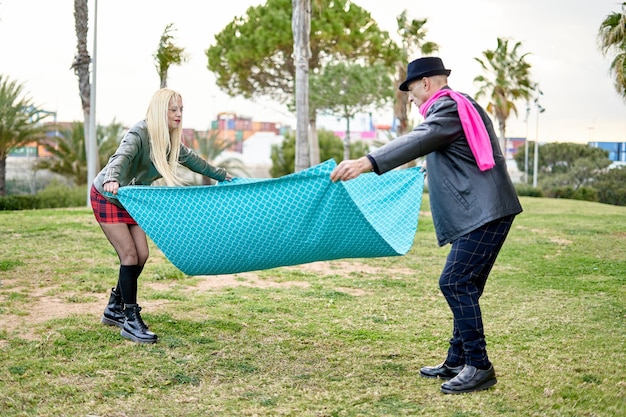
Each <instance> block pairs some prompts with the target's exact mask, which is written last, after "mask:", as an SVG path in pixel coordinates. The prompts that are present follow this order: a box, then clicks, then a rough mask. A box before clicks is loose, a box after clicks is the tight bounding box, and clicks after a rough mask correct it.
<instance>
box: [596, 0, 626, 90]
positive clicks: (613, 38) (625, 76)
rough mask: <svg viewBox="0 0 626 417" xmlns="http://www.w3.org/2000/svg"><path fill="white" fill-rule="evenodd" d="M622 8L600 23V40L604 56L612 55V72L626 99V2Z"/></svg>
mask: <svg viewBox="0 0 626 417" xmlns="http://www.w3.org/2000/svg"><path fill="white" fill-rule="evenodd" d="M621 8H622V10H621V11H620V12H615V13H611V14H609V15H608V16H607V17H606V18H605V19H604V20H603V21H602V23H601V24H600V29H599V30H598V41H599V44H600V50H601V51H602V53H603V54H604V56H607V55H612V57H613V60H612V61H611V67H610V70H609V71H610V73H611V74H612V75H613V76H614V77H615V79H614V85H615V89H616V90H617V92H618V94H619V95H620V96H621V97H622V99H624V100H626V2H624V3H622V5H621Z"/></svg>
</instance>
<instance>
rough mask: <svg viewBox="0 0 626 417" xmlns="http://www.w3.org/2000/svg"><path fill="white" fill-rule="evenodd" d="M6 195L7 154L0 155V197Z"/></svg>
mask: <svg viewBox="0 0 626 417" xmlns="http://www.w3.org/2000/svg"><path fill="white" fill-rule="evenodd" d="M6 195H7V154H6V153H4V152H3V153H2V154H0V197H4V196H6Z"/></svg>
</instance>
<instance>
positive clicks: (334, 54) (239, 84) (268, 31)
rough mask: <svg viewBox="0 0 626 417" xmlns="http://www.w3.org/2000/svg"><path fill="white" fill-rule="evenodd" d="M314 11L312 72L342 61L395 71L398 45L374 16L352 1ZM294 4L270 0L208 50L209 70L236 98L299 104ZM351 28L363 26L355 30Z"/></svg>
mask: <svg viewBox="0 0 626 417" xmlns="http://www.w3.org/2000/svg"><path fill="white" fill-rule="evenodd" d="M319 3H320V4H319V6H317V7H315V8H314V10H313V11H312V19H311V44H310V47H311V58H310V60H309V71H310V72H312V71H314V70H315V69H317V68H321V67H323V66H324V65H326V64H328V63H330V62H333V61H337V60H341V61H357V60H363V61H364V62H365V63H368V64H370V63H376V62H382V63H384V64H385V65H387V66H388V67H389V68H393V67H394V65H395V63H396V60H397V56H398V51H397V46H396V45H395V44H394V43H393V42H392V40H391V39H390V37H389V34H388V33H387V32H386V31H382V30H380V29H379V27H378V25H377V24H376V21H375V20H374V19H373V18H372V16H371V14H370V13H369V12H367V11H366V10H364V9H363V8H361V7H359V6H357V5H355V4H354V3H352V2H350V1H348V0H322V1H320V2H319ZM291 12H292V2H291V1H290V0H268V1H267V2H266V3H265V4H264V5H260V6H257V7H250V8H248V10H247V12H246V15H245V16H241V17H237V18H235V19H234V20H233V21H232V22H231V23H229V24H228V25H226V27H225V28H224V29H223V30H222V31H221V32H220V33H218V34H217V35H215V44H214V45H212V46H210V47H209V48H208V49H207V50H206V56H207V58H208V64H207V68H208V69H209V70H210V71H211V72H213V73H214V74H215V76H216V83H217V85H218V87H220V88H221V89H222V90H223V91H224V92H226V93H227V94H229V95H231V96H243V97H244V98H248V99H250V98H253V97H261V96H266V97H271V98H273V99H275V100H277V101H279V102H282V103H288V102H291V101H292V100H293V94H294V81H293V80H294V76H295V66H294V59H293V52H294V51H293V32H292V28H291ZM351 28H359V30H353V29H351Z"/></svg>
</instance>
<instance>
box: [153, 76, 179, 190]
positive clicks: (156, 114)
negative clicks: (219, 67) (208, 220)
mask: <svg viewBox="0 0 626 417" xmlns="http://www.w3.org/2000/svg"><path fill="white" fill-rule="evenodd" d="M172 99H174V100H176V101H177V100H182V97H181V95H180V94H179V93H177V92H176V91H173V90H170V89H168V88H162V89H160V90H157V91H156V92H155V93H154V95H153V96H152V100H150V105H149V106H148V110H147V111H146V124H147V126H148V134H149V135H150V159H151V160H152V163H153V164H154V167H155V168H156V169H157V171H159V174H161V176H162V177H163V182H165V185H170V186H171V185H181V184H182V181H181V179H180V178H178V176H177V167H178V156H179V154H180V143H181V137H182V134H183V127H182V124H180V125H179V126H178V127H177V128H176V129H174V130H172V131H171V132H170V129H169V124H168V118H167V116H168V109H169V106H170V102H171V100H172Z"/></svg>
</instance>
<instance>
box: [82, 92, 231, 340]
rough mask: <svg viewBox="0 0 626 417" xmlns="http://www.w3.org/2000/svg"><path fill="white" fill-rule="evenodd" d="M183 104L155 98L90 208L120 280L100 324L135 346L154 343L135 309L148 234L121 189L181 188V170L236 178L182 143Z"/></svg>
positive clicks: (174, 97)
mask: <svg viewBox="0 0 626 417" xmlns="http://www.w3.org/2000/svg"><path fill="white" fill-rule="evenodd" d="M182 119H183V99H182V97H181V95H180V94H179V93H177V92H176V91H173V90H170V89H167V88H162V89H160V90H158V91H156V92H155V93H154V95H153V96H152V100H151V101H150V104H149V106H148V110H147V112H146V118H145V120H142V121H140V122H138V123H137V124H135V125H134V126H133V127H131V128H130V129H129V130H128V131H127V132H126V134H125V135H124V137H123V138H122V141H121V143H120V145H119V147H118V148H117V150H116V151H115V154H114V155H113V156H111V158H110V159H109V161H108V163H107V165H106V166H105V167H104V168H103V169H102V171H100V173H99V174H98V175H97V176H96V178H95V179H94V181H93V186H92V188H91V206H92V208H93V212H94V215H95V217H96V220H97V221H98V224H100V227H101V228H102V231H103V232H104V234H105V235H106V237H107V239H109V242H111V244H112V245H113V247H114V248H115V251H116V252H117V255H118V257H119V260H120V269H119V278H118V282H117V285H116V287H115V288H113V289H112V290H111V296H110V298H109V303H108V304H107V306H106V308H105V309H104V314H103V316H102V319H101V322H102V323H103V324H107V325H111V326H117V327H119V328H121V335H122V336H123V337H125V338H127V339H130V340H132V341H134V342H137V343H155V342H156V341H157V339H158V338H157V335H156V334H154V333H153V332H151V331H149V330H148V326H146V324H145V323H144V322H143V320H142V319H141V315H140V311H141V307H139V305H138V304H137V278H138V277H139V275H140V274H141V271H142V270H143V267H144V264H145V263H146V261H147V260H148V242H147V238H146V234H145V232H144V231H143V230H142V229H141V228H140V227H139V225H138V224H137V222H135V220H133V218H132V217H131V216H130V214H129V213H128V212H127V211H126V210H125V209H124V207H123V206H122V205H121V204H120V202H119V201H118V200H117V199H116V198H114V197H111V196H110V195H106V194H105V193H110V194H112V195H116V194H117V191H118V189H119V187H123V186H127V185H150V184H152V183H153V182H154V181H156V180H158V179H161V178H162V180H163V182H164V183H165V184H166V185H170V186H173V185H181V184H182V182H181V180H180V179H179V177H178V176H177V174H176V168H177V167H178V164H181V165H183V166H185V167H187V168H189V169H190V170H192V171H194V172H197V173H199V174H202V175H204V176H207V177H210V178H213V179H215V180H217V181H230V180H231V179H232V176H231V175H230V174H229V173H228V172H226V170H225V169H223V168H217V167H214V166H212V165H211V164H209V163H208V162H207V161H205V160H204V159H202V158H201V157H200V156H199V155H198V154H196V153H195V152H193V151H192V150H190V149H189V148H187V147H186V146H184V145H183V144H182V143H181V136H182V130H183V129H182Z"/></svg>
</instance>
